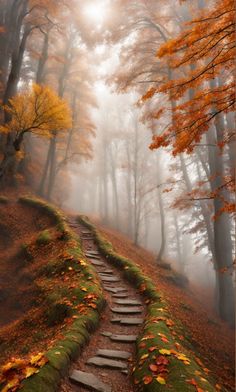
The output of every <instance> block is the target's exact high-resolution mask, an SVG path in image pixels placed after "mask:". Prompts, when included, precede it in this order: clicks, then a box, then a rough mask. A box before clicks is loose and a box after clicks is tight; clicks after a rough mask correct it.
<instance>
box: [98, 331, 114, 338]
mask: <svg viewBox="0 0 236 392" xmlns="http://www.w3.org/2000/svg"><path fill="white" fill-rule="evenodd" d="M100 335H102V336H107V337H110V336H112V332H106V331H105V332H101V333H100Z"/></svg>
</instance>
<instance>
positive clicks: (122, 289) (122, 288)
mask: <svg viewBox="0 0 236 392" xmlns="http://www.w3.org/2000/svg"><path fill="white" fill-rule="evenodd" d="M104 290H106V291H110V292H111V293H114V294H117V293H120V292H123V291H127V289H125V288H124V287H109V286H104Z"/></svg>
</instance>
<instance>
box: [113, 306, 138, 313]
mask: <svg viewBox="0 0 236 392" xmlns="http://www.w3.org/2000/svg"><path fill="white" fill-rule="evenodd" d="M111 311H112V312H113V313H120V314H138V313H142V311H143V310H142V309H141V308H136V307H134V306H120V307H115V308H111Z"/></svg>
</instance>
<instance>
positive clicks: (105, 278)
mask: <svg viewBox="0 0 236 392" xmlns="http://www.w3.org/2000/svg"><path fill="white" fill-rule="evenodd" d="M101 279H102V281H103V282H120V278H117V277H116V276H105V275H102V276H101Z"/></svg>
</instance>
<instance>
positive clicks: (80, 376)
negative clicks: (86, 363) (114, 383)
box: [69, 370, 112, 392]
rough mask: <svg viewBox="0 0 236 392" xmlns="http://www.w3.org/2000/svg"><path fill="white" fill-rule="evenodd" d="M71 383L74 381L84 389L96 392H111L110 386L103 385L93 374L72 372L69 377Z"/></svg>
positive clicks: (78, 371)
mask: <svg viewBox="0 0 236 392" xmlns="http://www.w3.org/2000/svg"><path fill="white" fill-rule="evenodd" d="M69 378H70V380H71V381H74V382H76V383H78V384H80V385H82V386H83V387H85V388H89V389H92V390H93V391H96V392H112V389H111V387H110V385H107V384H104V383H103V382H102V381H100V380H99V379H98V378H97V377H96V376H94V374H92V373H86V372H81V371H80V370H73V372H72V374H71V375H70V376H69Z"/></svg>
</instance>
